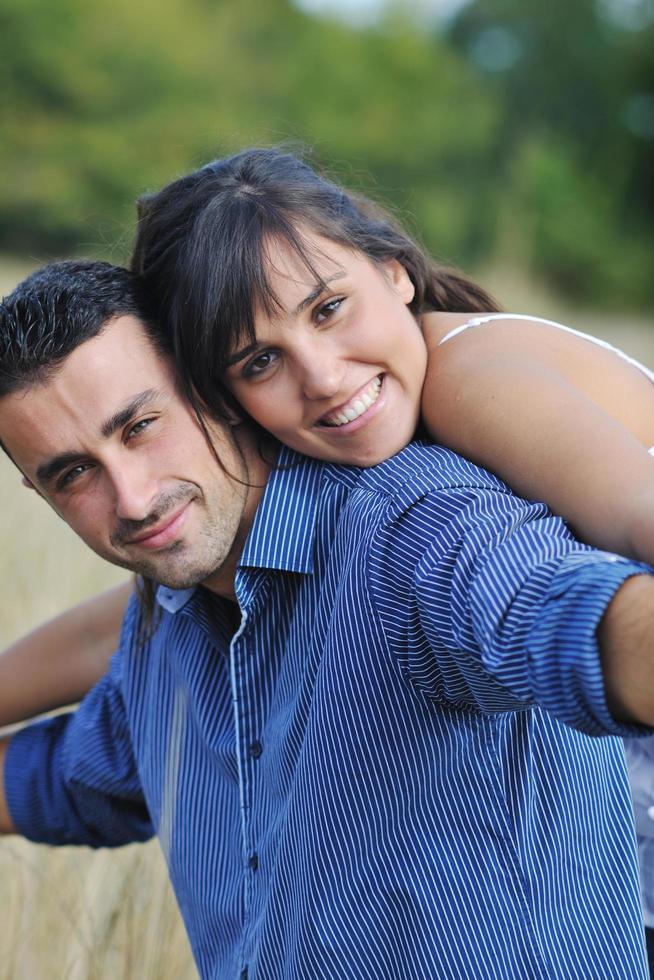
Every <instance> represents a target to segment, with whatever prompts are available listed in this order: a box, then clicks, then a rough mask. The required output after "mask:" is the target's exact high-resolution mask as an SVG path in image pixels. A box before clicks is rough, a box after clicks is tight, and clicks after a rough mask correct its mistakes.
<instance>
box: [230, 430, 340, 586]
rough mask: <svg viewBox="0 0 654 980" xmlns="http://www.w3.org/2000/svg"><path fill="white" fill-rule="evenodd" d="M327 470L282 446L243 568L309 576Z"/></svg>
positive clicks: (249, 540) (257, 516)
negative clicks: (319, 504)
mask: <svg viewBox="0 0 654 980" xmlns="http://www.w3.org/2000/svg"><path fill="white" fill-rule="evenodd" d="M324 470H325V465H324V464H323V463H321V462H320V461H319V460H317V459H308V458H307V457H306V456H301V455H300V454H299V453H296V452H294V451H293V450H292V449H287V448H286V447H282V450H281V452H280V454H279V458H278V460H277V464H276V466H275V468H274V469H273V470H272V472H271V474H270V476H269V478H268V483H267V485H266V489H265V491H264V494H263V497H262V499H261V503H260V504H259V506H258V508H257V511H256V514H255V517H254V522H253V524H252V529H251V531H250V534H249V535H248V538H247V541H246V542H245V548H244V549H243V554H242V555H241V559H240V561H239V567H241V568H242V567H245V566H249V567H254V568H274V569H278V570H280V571H286V572H303V573H310V572H311V571H312V569H313V541H314V535H315V524H316V517H317V511H318V501H319V498H320V486H321V482H322V477H323V473H324Z"/></svg>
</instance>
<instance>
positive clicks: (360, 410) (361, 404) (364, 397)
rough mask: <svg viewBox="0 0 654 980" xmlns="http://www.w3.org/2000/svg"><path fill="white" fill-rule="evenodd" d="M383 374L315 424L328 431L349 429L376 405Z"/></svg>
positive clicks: (326, 413)
mask: <svg viewBox="0 0 654 980" xmlns="http://www.w3.org/2000/svg"><path fill="white" fill-rule="evenodd" d="M383 380H384V375H383V374H378V375H377V376H376V377H374V378H373V379H372V381H369V382H368V383H367V384H366V385H364V386H363V387H362V388H360V389H359V391H357V392H356V394H355V395H353V396H352V398H350V399H349V400H348V401H347V402H345V403H344V404H343V405H340V406H339V407H338V408H336V409H333V410H332V411H330V412H325V414H324V415H323V416H322V417H321V418H320V420H319V421H318V422H317V423H316V424H317V425H320V426H323V427H325V428H328V429H340V428H345V427H349V426H351V425H352V423H353V422H356V421H357V420H358V419H360V418H362V417H363V416H364V415H367V413H368V412H369V411H370V409H371V408H373V406H374V405H375V404H376V403H377V401H378V399H379V396H380V394H381V390H382V384H383Z"/></svg>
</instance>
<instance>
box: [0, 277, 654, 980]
mask: <svg viewBox="0 0 654 980" xmlns="http://www.w3.org/2000/svg"><path fill="white" fill-rule="evenodd" d="M24 271H25V269H24V267H22V266H19V265H17V264H11V263H4V265H3V264H2V263H0V293H2V294H4V293H5V292H7V291H8V290H9V289H10V288H11V286H12V284H13V282H14V281H15V280H16V279H17V278H18V277H19V276H20V275H22V274H23V272H24ZM486 281H487V283H488V284H489V285H490V287H491V288H492V289H495V291H496V293H497V295H498V296H500V297H501V298H502V300H503V302H504V304H505V306H506V307H507V308H511V309H514V310H520V311H521V312H533V313H540V314H542V315H546V316H551V317H566V316H567V320H565V319H564V322H569V323H571V324H572V325H575V326H577V327H579V328H581V329H585V330H588V331H590V332H594V333H597V334H599V335H601V336H605V337H608V338H609V339H613V340H614V341H615V342H616V343H618V344H620V345H621V346H623V347H624V348H625V349H626V350H628V351H629V352H630V353H632V354H634V355H635V356H638V357H641V358H643V359H644V360H645V361H648V362H649V363H650V364H652V365H654V323H653V322H652V321H648V320H647V319H645V318H643V319H636V318H627V319H625V318H620V317H617V316H609V315H605V316H602V317H599V316H597V315H595V314H593V315H587V316H586V315H573V316H570V315H569V314H566V313H565V311H564V310H562V309H561V308H560V307H558V306H557V305H556V304H555V303H554V302H553V301H552V300H551V298H549V297H547V296H544V295H540V294H539V293H538V290H535V289H534V288H533V284H527V283H523V282H522V281H521V280H519V279H517V278H512V277H509V276H507V275H506V273H504V274H500V273H497V272H495V273H489V275H488V277H487V279H486ZM0 491H1V494H2V510H1V513H2V525H1V527H0V576H1V581H2V589H1V590H0V645H4V644H6V643H8V642H9V641H10V640H11V639H13V638H14V637H15V636H18V635H19V634H20V633H22V632H24V631H25V630H27V629H28V628H29V627H30V626H32V625H34V624H36V623H38V622H39V621H41V620H42V619H44V618H45V617H47V616H49V615H51V614H53V613H55V612H57V611H60V610H61V609H63V608H64V607H66V606H67V605H69V604H71V603H73V602H75V601H76V600H78V599H80V598H82V597H84V596H87V595H90V594H93V593H94V592H97V591H99V590H101V589H102V588H105V587H107V586H109V585H110V584H112V583H115V582H118V581H121V580H123V579H124V577H125V573H124V572H122V571H120V570H118V569H113V568H111V567H110V566H108V565H106V564H104V563H103V562H102V561H100V559H98V558H96V557H95V556H94V555H92V554H91V553H90V552H88V551H87V549H86V548H85V547H84V546H83V545H82V544H81V543H80V542H78V541H77V540H76V539H75V538H74V536H73V535H72V534H71V533H70V532H69V531H68V529H67V528H65V527H64V526H63V525H62V524H61V522H60V521H59V520H58V519H57V518H56V517H55V515H54V514H53V513H52V512H51V511H49V510H48V508H47V506H46V505H45V504H44V503H43V502H42V501H40V500H39V499H38V498H37V497H36V495H35V494H33V493H30V492H29V491H26V490H25V489H24V488H23V487H22V486H21V485H20V480H19V478H18V474H17V473H16V472H15V471H14V469H13V467H12V466H11V465H10V463H9V462H8V461H7V460H6V459H5V458H4V457H3V458H0ZM0 907H1V908H2V910H3V914H2V916H0V980H91V978H92V980H101V978H111V980H186V978H192V977H195V976H196V972H195V969H194V967H193V964H192V960H191V956H190V952H189V949H188V944H187V941H186V937H185V934H184V931H183V929H182V926H181V922H180V919H179V915H178V912H177V908H176V905H175V901H174V898H173V896H172V893H171V891H170V888H169V886H168V882H167V877H166V870H165V867H164V865H163V861H162V859H161V855H160V852H159V849H158V846H157V844H156V843H150V844H148V845H146V846H139V845H135V846H133V847H130V848H124V849H122V850H119V851H97V852H92V851H90V850H88V849H85V848H79V849H76V848H61V849H56V848H46V847H41V846H35V845H31V844H27V843H25V842H22V841H19V840H17V839H14V838H11V839H5V840H4V841H0Z"/></svg>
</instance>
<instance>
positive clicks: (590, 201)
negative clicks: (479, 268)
mask: <svg viewBox="0 0 654 980" xmlns="http://www.w3.org/2000/svg"><path fill="white" fill-rule="evenodd" d="M449 37H450V40H451V41H452V43H453V44H454V46H455V48H456V50H457V51H459V52H460V53H461V54H462V56H463V57H465V58H466V60H467V62H468V63H469V64H474V65H476V66H477V71H478V77H479V79H480V80H483V82H484V87H485V91H486V93H487V94H492V96H493V97H494V99H495V100H496V104H497V105H499V107H500V118H499V124H498V126H497V129H496V130H495V132H494V134H493V138H492V139H491V141H490V143H489V144H488V145H487V146H486V160H487V165H488V167H489V170H490V172H491V173H492V174H493V175H494V177H493V182H492V184H491V185H490V186H489V187H488V192H489V199H488V200H489V212H488V213H489V214H493V215H494V218H495V221H496V222H497V225H496V227H497V229H498V235H497V236H496V237H495V238H494V243H495V247H496V248H498V249H500V250H504V251H506V252H508V253H509V254H511V252H512V250H513V251H515V250H516V247H519V248H520V250H521V254H522V257H523V262H524V263H525V264H526V265H527V266H528V267H529V271H531V272H532V273H537V274H538V275H539V276H541V277H542V278H544V279H545V280H546V281H547V282H548V283H549V284H550V285H551V286H553V287H555V288H556V289H558V290H559V291H560V292H562V293H563V294H565V295H568V296H571V297H573V298H575V299H577V300H580V301H583V302H584V303H586V304H593V303H597V304H606V303H612V304H613V305H614V307H615V306H618V305H620V304H623V305H631V306H645V305H647V304H651V302H652V299H654V276H652V271H653V270H654V262H653V245H654V181H653V180H652V174H653V171H654V166H653V165H654V3H653V2H652V0H575V2H574V3H570V2H569V0H548V3H546V4H540V3H538V2H536V0H533V2H525V0H473V2H472V3H470V4H469V5H467V6H466V7H465V8H464V9H463V11H462V12H461V13H460V15H459V17H458V18H457V19H456V20H455V21H454V23H453V24H452V25H451V28H450V31H449ZM502 239H505V241H502Z"/></svg>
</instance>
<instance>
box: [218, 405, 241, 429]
mask: <svg viewBox="0 0 654 980" xmlns="http://www.w3.org/2000/svg"><path fill="white" fill-rule="evenodd" d="M223 417H224V419H225V422H226V423H227V425H231V426H236V425H240V424H241V422H242V421H243V416H242V415H241V413H240V412H238V411H237V410H236V409H235V408H234V406H233V405H226V406H225V408H224V411H223Z"/></svg>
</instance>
